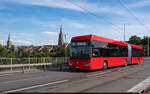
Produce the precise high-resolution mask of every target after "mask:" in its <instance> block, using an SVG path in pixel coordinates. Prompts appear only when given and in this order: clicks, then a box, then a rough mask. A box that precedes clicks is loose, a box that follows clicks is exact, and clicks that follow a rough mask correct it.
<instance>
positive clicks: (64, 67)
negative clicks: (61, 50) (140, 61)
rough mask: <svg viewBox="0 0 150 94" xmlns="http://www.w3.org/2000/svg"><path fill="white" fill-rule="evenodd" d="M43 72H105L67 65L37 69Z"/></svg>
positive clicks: (115, 69)
mask: <svg viewBox="0 0 150 94" xmlns="http://www.w3.org/2000/svg"><path fill="white" fill-rule="evenodd" d="M136 65H137V64H132V65H128V66H127V67H131V68H133V67H136ZM123 67H124V66H115V67H111V68H108V69H107V70H113V71H117V70H118V69H121V68H123ZM37 69H39V70H41V71H58V72H74V73H92V72H98V71H104V70H103V69H97V70H86V69H69V67H68V66H67V65H65V66H59V67H56V66H55V67H44V66H43V67H40V68H37Z"/></svg>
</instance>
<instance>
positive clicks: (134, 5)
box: [128, 0, 150, 8]
mask: <svg viewBox="0 0 150 94" xmlns="http://www.w3.org/2000/svg"><path fill="white" fill-rule="evenodd" d="M144 6H150V1H149V0H139V1H137V2H134V3H131V4H129V5H128V7H129V8H137V7H144Z"/></svg>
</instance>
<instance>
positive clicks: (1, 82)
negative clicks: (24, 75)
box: [0, 76, 49, 84]
mask: <svg viewBox="0 0 150 94" xmlns="http://www.w3.org/2000/svg"><path fill="white" fill-rule="evenodd" d="M46 77H49V76H44V77H43V76H41V77H33V78H28V79H20V80H13V81H7V82H0V83H5V84H6V83H11V82H18V81H26V80H33V79H41V78H46Z"/></svg>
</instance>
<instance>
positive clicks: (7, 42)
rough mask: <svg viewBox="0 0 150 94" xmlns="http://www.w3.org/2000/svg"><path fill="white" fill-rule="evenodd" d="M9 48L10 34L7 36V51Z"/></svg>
mask: <svg viewBox="0 0 150 94" xmlns="http://www.w3.org/2000/svg"><path fill="white" fill-rule="evenodd" d="M10 48H11V40H10V32H9V34H8V40H7V49H10Z"/></svg>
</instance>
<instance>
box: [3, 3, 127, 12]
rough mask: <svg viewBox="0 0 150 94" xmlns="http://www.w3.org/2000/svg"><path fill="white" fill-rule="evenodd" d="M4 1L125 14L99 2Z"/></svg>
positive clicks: (81, 10)
mask: <svg viewBox="0 0 150 94" xmlns="http://www.w3.org/2000/svg"><path fill="white" fill-rule="evenodd" d="M5 1H8V2H16V3H20V4H26V5H35V6H46V7H53V8H63V9H69V10H75V11H80V12H88V11H85V10H84V9H82V8H85V9H86V10H89V11H90V12H93V13H113V14H119V15H122V14H125V13H126V12H124V11H122V10H120V9H119V8H117V7H114V6H109V5H104V4H102V3H101V2H99V3H91V2H87V1H76V2H75V1H74V2H73V3H75V4H72V3H71V1H70V2H69V0H5ZM80 7H82V8H80Z"/></svg>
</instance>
